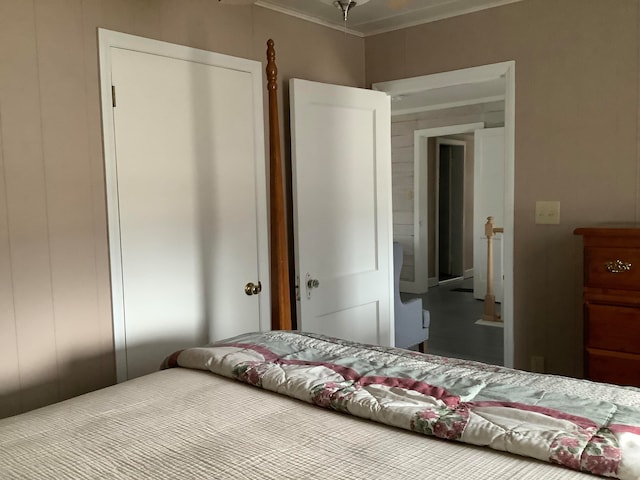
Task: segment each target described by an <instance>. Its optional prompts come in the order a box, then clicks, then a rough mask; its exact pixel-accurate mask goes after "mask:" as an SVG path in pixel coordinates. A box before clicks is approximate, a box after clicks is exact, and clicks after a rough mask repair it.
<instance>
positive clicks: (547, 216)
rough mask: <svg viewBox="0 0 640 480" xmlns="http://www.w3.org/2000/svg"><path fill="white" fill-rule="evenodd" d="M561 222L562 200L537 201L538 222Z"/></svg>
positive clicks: (553, 223) (548, 223)
mask: <svg viewBox="0 0 640 480" xmlns="http://www.w3.org/2000/svg"><path fill="white" fill-rule="evenodd" d="M559 223H560V202H557V201H552V202H550V201H537V202H536V224H546V225H558V224H559Z"/></svg>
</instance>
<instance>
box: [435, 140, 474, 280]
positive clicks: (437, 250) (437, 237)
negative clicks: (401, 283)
mask: <svg viewBox="0 0 640 480" xmlns="http://www.w3.org/2000/svg"><path fill="white" fill-rule="evenodd" d="M440 145H451V146H456V147H462V150H463V151H464V155H463V159H464V163H465V164H466V158H467V143H466V142H464V141H462V140H454V139H451V138H442V137H437V138H436V158H435V167H436V175H435V177H436V178H435V179H434V184H435V188H436V191H435V192H434V193H435V212H436V216H435V222H434V228H435V232H434V233H435V247H436V248H435V258H434V266H435V272H436V278H435V281H436V283H438V284H439V283H440ZM427 156H428V155H427ZM463 168H464V165H463ZM427 204H428V202H427ZM427 206H428V205H427ZM425 209H426V207H425ZM463 209H464V206H463ZM460 227H461V229H462V235H463V249H462V252H460V255H463V252H464V210H463V214H462V225H461V226H460ZM427 242H428V239H427ZM427 257H428V256H427ZM427 261H428V260H427ZM462 261H463V264H464V259H462ZM463 270H464V266H463ZM427 271H428V264H427ZM463 275H464V271H463ZM450 280H453V279H450ZM450 280H446V281H450Z"/></svg>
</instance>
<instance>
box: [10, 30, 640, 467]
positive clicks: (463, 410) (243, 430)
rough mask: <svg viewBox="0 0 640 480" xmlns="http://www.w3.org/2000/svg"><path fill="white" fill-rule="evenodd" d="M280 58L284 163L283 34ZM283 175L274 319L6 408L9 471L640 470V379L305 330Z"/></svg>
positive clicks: (274, 139) (276, 181)
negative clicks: (37, 402) (296, 294)
mask: <svg viewBox="0 0 640 480" xmlns="http://www.w3.org/2000/svg"><path fill="white" fill-rule="evenodd" d="M268 58H269V65H268V67H267V72H268V75H267V76H268V80H269V87H268V88H269V105H270V127H271V128H270V132H271V135H270V143H271V164H270V168H271V172H281V171H282V163H281V159H280V154H279V148H280V147H279V145H280V139H279V134H278V119H277V114H276V112H277V100H276V97H275V92H276V86H275V75H276V73H277V69H276V67H275V63H274V52H273V42H271V41H270V42H269V48H268ZM271 177H272V180H271V199H270V200H271V201H270V208H271V219H272V225H273V229H272V234H271V250H272V258H271V290H272V298H273V304H274V305H273V311H272V327H273V331H271V332H263V333H248V334H245V335H242V336H240V337H234V338H231V339H227V340H223V341H221V342H217V343H215V344H211V345H209V346H204V347H199V348H191V349H186V350H183V351H179V352H175V353H174V354H173V355H170V356H169V357H167V359H166V360H165V363H164V365H163V367H164V368H163V369H162V370H160V371H158V372H155V373H152V374H150V375H146V376H143V377H140V378H137V379H134V380H129V381H127V382H124V383H121V384H118V385H114V386H111V387H108V388H105V389H102V390H99V391H96V392H92V393H88V394H85V395H82V396H79V397H76V398H73V399H69V400H66V401H64V402H60V403H58V404H55V405H50V406H47V407H44V408H40V409H38V410H34V411H31V412H27V413H24V414H21V415H17V416H14V417H10V418H5V419H2V420H0V479H3V480H4V479H13V478H21V479H25V478H26V479H44V478H56V479H89V478H100V479H104V478H118V479H150V478H152V479H163V478H164V479H170V478H180V479H186V480H188V479H205V478H220V479H244V480H253V479H255V480H258V479H305V478H322V479H347V478H349V479H354V478H367V479H377V478H379V479H395V478H416V479H418V478H429V479H469V480H474V479H487V478H491V479H519V480H524V479H532V480H533V479H535V480H539V479H545V480H554V479H589V478H594V475H592V474H598V475H604V476H609V477H616V478H621V479H624V480H627V479H637V478H640V390H638V389H634V388H625V387H618V386H613V385H604V384H597V383H591V382H586V381H582V380H575V379H568V378H562V377H554V376H550V375H540V374H533V373H527V372H522V371H516V370H510V369H506V368H503V367H497V366H489V365H484V364H480V363H474V362H467V361H462V360H456V359H450V358H444V357H437V356H434V355H427V354H421V353H418V352H411V351H408V350H403V349H395V348H389V347H380V346H374V345H361V344H355V343H352V342H348V341H344V340H340V339H335V338H329V337H322V336H319V335H314V334H305V333H302V332H295V331H291V316H290V315H291V312H290V303H289V292H290V287H289V283H288V269H289V266H288V246H287V244H286V230H285V229H286V226H285V220H284V218H285V216H284V213H283V212H284V197H283V193H282V192H283V186H282V179H281V178H280V176H279V175H273V174H272V175H271ZM488 447H490V448H488ZM582 470H584V471H582ZM585 471H586V472H591V473H586V472H585Z"/></svg>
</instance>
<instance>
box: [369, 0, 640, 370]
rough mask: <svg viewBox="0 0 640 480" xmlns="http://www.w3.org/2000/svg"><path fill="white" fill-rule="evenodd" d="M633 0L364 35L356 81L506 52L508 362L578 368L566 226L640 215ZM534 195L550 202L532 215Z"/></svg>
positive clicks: (526, 5) (532, 8) (568, 1)
mask: <svg viewBox="0 0 640 480" xmlns="http://www.w3.org/2000/svg"><path fill="white" fill-rule="evenodd" d="M638 13H639V12H638V1H637V0H562V1H561V2H559V1H557V0H525V1H523V2H518V3H513V4H510V5H506V6H503V7H498V8H493V9H489V10H485V11H481V12H477V13H473V14H469V15H464V16H461V17H457V18H452V19H447V20H443V21H439V22H434V23H429V24H425V25H421V26H417V27H413V28H408V29H405V30H402V31H396V32H392V33H388V34H381V35H377V36H374V37H370V38H367V39H366V42H365V49H366V53H365V55H366V70H367V83H368V84H370V83H374V82H381V81H387V80H393V79H398V78H405V77H413V76H417V75H425V74H429V73H435V72H442V71H449V70H455V69H460V68H465V67H471V66H475V65H482V64H487V63H494V62H501V61H505V60H515V62H516V138H515V232H514V235H515V259H514V261H515V272H514V275H515V278H514V284H515V299H514V301H515V311H514V315H515V319H514V321H515V356H516V358H515V360H516V366H517V367H520V368H528V367H529V365H530V363H529V358H530V356H532V355H542V356H544V357H545V359H546V367H547V369H548V371H550V372H554V373H559V374H569V375H581V373H582V351H581V344H582V326H581V318H582V313H581V307H580V305H581V304H580V300H581V291H580V286H581V285H580V282H581V272H582V266H581V265H582V259H581V241H580V238H576V237H575V236H574V235H573V234H572V232H573V229H574V228H575V227H578V226H584V225H593V224H597V223H600V222H612V221H613V222H615V221H636V220H639V218H638V217H639V216H640V214H639V203H638V202H639V196H638V192H639V191H640V184H639V178H638V172H639V161H638V152H637V145H638V140H639V136H638V122H637V117H638V84H639V82H638V78H639V77H638V47H639V41H638ZM536 200H559V201H560V202H561V223H560V225H535V223H534V209H535V202H536Z"/></svg>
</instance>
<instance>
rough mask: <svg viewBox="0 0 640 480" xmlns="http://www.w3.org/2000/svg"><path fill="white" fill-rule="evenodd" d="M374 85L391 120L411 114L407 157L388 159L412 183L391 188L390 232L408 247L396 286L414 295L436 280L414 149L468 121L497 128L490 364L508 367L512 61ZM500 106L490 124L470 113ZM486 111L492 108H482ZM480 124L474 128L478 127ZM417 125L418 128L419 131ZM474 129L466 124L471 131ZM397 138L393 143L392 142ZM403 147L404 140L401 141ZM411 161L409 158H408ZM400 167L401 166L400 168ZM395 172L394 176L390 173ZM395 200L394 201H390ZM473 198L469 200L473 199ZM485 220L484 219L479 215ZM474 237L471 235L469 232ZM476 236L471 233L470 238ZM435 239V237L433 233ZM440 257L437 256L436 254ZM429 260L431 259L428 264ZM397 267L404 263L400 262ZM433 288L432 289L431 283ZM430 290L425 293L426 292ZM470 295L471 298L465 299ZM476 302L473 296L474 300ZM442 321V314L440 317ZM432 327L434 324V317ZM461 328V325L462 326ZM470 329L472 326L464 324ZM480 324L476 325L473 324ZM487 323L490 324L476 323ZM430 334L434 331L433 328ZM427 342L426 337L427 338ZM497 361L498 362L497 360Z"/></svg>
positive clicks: (422, 166)
mask: <svg viewBox="0 0 640 480" xmlns="http://www.w3.org/2000/svg"><path fill="white" fill-rule="evenodd" d="M373 88H374V89H376V90H382V91H386V92H387V93H388V94H389V95H390V96H391V98H392V119H393V118H394V117H395V116H397V115H404V116H405V118H406V116H411V115H415V120H416V121H417V122H418V127H417V128H416V127H414V131H413V134H414V135H413V136H414V138H413V142H412V145H411V147H412V148H413V149H414V152H413V158H410V157H409V155H408V153H407V154H405V155H404V156H402V155H401V158H397V157H395V156H394V162H397V161H398V160H400V163H404V162H406V165H403V166H402V168H401V172H400V174H397V173H396V170H395V169H394V182H395V181H396V179H397V178H399V177H401V176H408V177H409V178H410V179H411V182H412V188H407V189H406V190H405V191H403V190H402V189H400V190H398V191H396V190H394V206H393V210H394V224H395V223H396V219H399V220H400V221H401V222H403V223H402V225H394V237H396V236H397V237H398V238H400V239H402V240H404V242H405V244H406V245H408V247H409V253H410V254H409V255H408V260H409V262H410V265H409V268H407V272H406V274H405V285H404V286H403V287H404V288H401V290H404V291H407V292H411V293H414V294H424V292H427V291H429V289H430V287H432V286H433V285H437V282H438V280H436V279H434V276H435V275H436V274H435V272H434V271H433V269H432V267H431V265H430V264H429V261H428V259H429V258H433V254H434V250H435V248H434V246H435V243H436V238H435V237H434V236H433V231H434V223H433V222H434V220H435V211H433V210H432V209H431V207H430V208H429V209H428V211H425V208H424V205H427V202H426V199H427V195H428V190H429V186H428V185H429V184H428V183H427V182H426V181H425V178H429V177H428V173H429V167H428V165H427V162H426V161H425V158H424V156H422V157H421V155H420V151H421V150H422V149H427V146H428V140H427V139H428V138H429V137H430V136H442V135H449V134H451V133H458V132H450V131H446V129H451V128H459V127H461V125H462V124H465V123H468V122H469V120H471V121H472V122H475V121H476V120H477V122H476V123H481V124H484V123H487V125H486V126H487V127H502V126H504V127H503V129H504V140H503V143H502V151H503V152H504V164H503V165H504V166H503V168H502V170H503V171H504V177H503V180H501V185H500V186H501V187H503V188H504V190H503V191H504V195H503V200H504V202H503V205H502V207H503V215H504V217H503V226H504V234H503V241H502V257H503V267H504V270H503V276H504V298H503V302H502V308H501V311H502V318H503V328H502V329H492V330H493V331H494V332H496V331H497V332H498V334H499V339H500V344H501V345H499V346H500V347H502V348H500V350H501V351H500V352H499V353H500V354H501V355H500V356H501V359H497V360H496V361H495V363H502V364H503V365H505V366H513V224H514V221H513V214H514V193H513V184H514V137H515V135H514V133H515V62H512V61H511V62H503V63H499V64H492V65H484V66H480V67H472V68H468V69H463V70H456V71H452V72H444V73H439V74H434V75H425V76H422V77H415V78H408V79H402V80H396V81H390V82H384V83H379V84H375V85H373ZM496 102H497V103H500V104H501V105H502V111H501V115H502V123H501V124H495V123H492V121H491V119H490V118H489V117H490V115H489V117H486V118H484V119H483V118H478V117H477V116H474V115H473V111H474V109H475V110H477V109H482V107H483V106H484V105H491V104H494V103H496ZM445 109H446V110H449V112H448V113H449V114H451V115H449V118H448V119H446V121H443V120H442V119H440V120H439V121H434V120H433V119H425V118H421V119H419V118H418V116H419V114H420V113H423V112H429V111H436V110H445ZM488 113H492V112H488ZM483 127H484V125H481V126H480V127H478V128H480V129H481V128H483ZM401 128H407V127H406V126H405V127H394V125H393V123H392V135H394V134H398V133H399V130H400V129H401ZM437 129H445V131H446V133H443V132H437V133H433V132H430V134H425V133H424V130H437ZM421 130H422V131H421ZM474 130H475V129H471V131H474ZM393 143H394V142H392V144H393ZM398 143H399V142H397V141H396V142H395V144H396V145H398ZM406 146H407V147H409V146H410V145H406ZM411 160H413V161H411ZM403 169H404V171H402V170H403ZM431 175H433V172H431ZM396 177H397V178H396ZM396 200H397V201H396ZM474 203H475V202H474ZM407 204H408V205H409V207H410V208H409V209H408V210H405V211H402V209H401V207H402V206H403V205H405V206H406V205H407ZM485 221H486V219H485ZM474 237H475V235H474ZM475 240H477V239H476V238H474V241H475ZM437 241H438V242H440V241H441V240H440V236H438V240H437ZM438 261H440V256H438ZM433 263H435V262H433V261H432V262H431V264H433ZM403 272H405V268H404V266H403ZM434 280H436V282H435V283H434ZM433 290H436V289H435V288H434V289H433ZM429 293H431V292H429ZM471 301H476V300H473V297H472V298H471ZM476 302H477V301H476ZM432 320H433V321H436V322H437V318H435V317H434V316H432ZM475 320H477V319H471V320H470V322H469V324H470V325H474V324H475ZM443 321H446V318H445V319H444V320H443ZM432 326H433V327H435V325H434V322H432ZM466 328H467V327H465V329H466ZM469 328H473V327H469ZM476 328H480V326H476ZM482 328H485V331H486V329H487V328H490V327H482ZM434 333H435V332H434ZM475 340H476V343H477V341H478V340H480V341H481V339H480V337H478V336H476V337H475ZM430 345H431V340H430ZM500 360H502V361H500Z"/></svg>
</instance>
